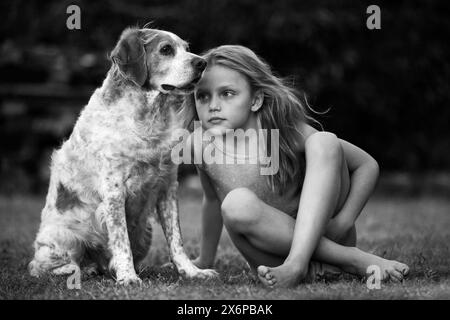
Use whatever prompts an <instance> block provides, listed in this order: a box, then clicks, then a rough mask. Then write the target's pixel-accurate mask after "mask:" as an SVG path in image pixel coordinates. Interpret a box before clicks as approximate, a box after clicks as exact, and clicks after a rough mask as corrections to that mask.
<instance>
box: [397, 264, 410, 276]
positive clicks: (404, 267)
mask: <svg viewBox="0 0 450 320" xmlns="http://www.w3.org/2000/svg"><path fill="white" fill-rule="evenodd" d="M399 271H400V272H401V273H402V275H404V276H406V275H408V273H409V267H408V266H407V265H406V264H405V265H402V266H401V267H400V270H399Z"/></svg>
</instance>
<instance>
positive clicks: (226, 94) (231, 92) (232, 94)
mask: <svg viewBox="0 0 450 320" xmlns="http://www.w3.org/2000/svg"><path fill="white" fill-rule="evenodd" d="M234 94H235V93H234V92H233V91H231V90H226V91H224V92H223V95H224V96H225V97H232V96H234Z"/></svg>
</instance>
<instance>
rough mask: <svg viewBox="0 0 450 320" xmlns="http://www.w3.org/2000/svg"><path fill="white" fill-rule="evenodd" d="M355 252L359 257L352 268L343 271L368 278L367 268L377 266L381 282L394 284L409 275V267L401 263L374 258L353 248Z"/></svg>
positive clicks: (372, 255)
mask: <svg viewBox="0 0 450 320" xmlns="http://www.w3.org/2000/svg"><path fill="white" fill-rule="evenodd" d="M354 249H355V250H357V254H358V256H359V257H360V258H359V259H357V260H358V261H357V262H356V263H355V265H354V266H353V267H349V268H344V270H345V271H347V272H349V273H353V274H357V275H360V276H368V275H369V274H367V272H368V268H369V267H370V266H377V267H378V268H380V276H381V279H380V280H381V281H388V280H393V281H396V282H401V281H403V279H404V278H405V276H406V275H407V274H408V273H409V267H408V266H407V265H406V264H404V263H401V262H398V261H395V260H387V259H384V258H381V257H379V256H376V255H374V254H371V253H367V252H364V251H361V250H359V249H358V248H354Z"/></svg>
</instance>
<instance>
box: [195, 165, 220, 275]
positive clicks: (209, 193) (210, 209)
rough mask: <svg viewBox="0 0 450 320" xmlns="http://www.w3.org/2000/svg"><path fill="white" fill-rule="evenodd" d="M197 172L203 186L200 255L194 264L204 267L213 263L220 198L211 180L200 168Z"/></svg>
mask: <svg viewBox="0 0 450 320" xmlns="http://www.w3.org/2000/svg"><path fill="white" fill-rule="evenodd" d="M197 172H198V175H199V177H200V181H201V183H202V187H203V205H202V226H201V244H200V256H199V257H198V258H197V259H195V260H194V264H195V265H196V266H197V267H199V268H202V269H205V268H211V267H212V266H213V265H214V259H215V256H216V251H217V246H218V244H219V240H220V235H221V233H222V228H223V221H222V214H221V210H220V200H219V198H218V197H217V195H216V193H215V191H214V189H213V186H212V183H211V181H210V180H209V178H208V176H207V175H206V174H205V173H204V172H203V171H202V170H201V169H199V168H197Z"/></svg>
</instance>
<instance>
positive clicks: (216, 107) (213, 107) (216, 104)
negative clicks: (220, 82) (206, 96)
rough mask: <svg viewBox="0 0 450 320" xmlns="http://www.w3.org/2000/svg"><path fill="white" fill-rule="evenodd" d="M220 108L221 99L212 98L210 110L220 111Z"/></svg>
mask: <svg viewBox="0 0 450 320" xmlns="http://www.w3.org/2000/svg"><path fill="white" fill-rule="evenodd" d="M220 109H221V107H220V103H219V101H218V100H217V99H216V98H212V99H211V102H210V104H209V111H210V112H214V111H220Z"/></svg>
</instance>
